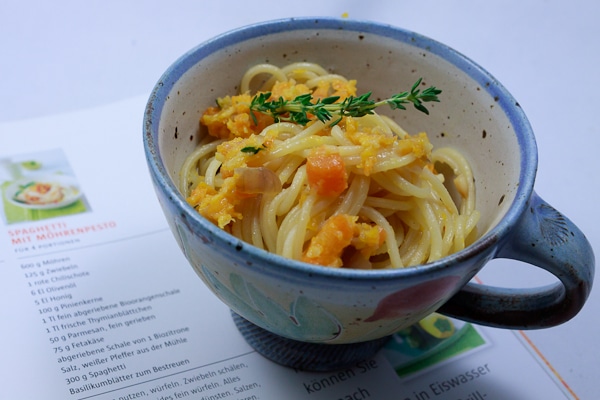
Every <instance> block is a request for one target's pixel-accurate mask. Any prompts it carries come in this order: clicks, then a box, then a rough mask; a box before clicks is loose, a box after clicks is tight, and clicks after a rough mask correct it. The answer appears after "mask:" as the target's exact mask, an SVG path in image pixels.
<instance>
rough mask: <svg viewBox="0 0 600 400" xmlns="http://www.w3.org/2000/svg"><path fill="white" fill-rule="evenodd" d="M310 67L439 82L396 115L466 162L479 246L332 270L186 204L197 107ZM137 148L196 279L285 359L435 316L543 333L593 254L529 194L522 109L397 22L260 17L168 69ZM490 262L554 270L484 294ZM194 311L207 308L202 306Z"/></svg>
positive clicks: (586, 287) (319, 363) (573, 293)
mask: <svg viewBox="0 0 600 400" xmlns="http://www.w3.org/2000/svg"><path fill="white" fill-rule="evenodd" d="M294 61H312V62H317V63H319V64H321V65H322V66H324V67H325V68H327V69H330V70H332V71H334V72H336V73H339V74H342V75H344V76H347V77H349V78H353V79H357V80H358V88H359V90H358V92H359V93H363V92H367V91H372V92H373V94H374V98H378V97H382V98H383V97H387V96H389V95H390V94H393V93H396V92H397V91H398V90H400V88H406V87H410V85H411V84H412V83H413V82H415V81H416V79H418V78H420V77H421V78H423V80H424V82H427V84H428V85H435V86H437V87H438V88H440V89H442V90H443V93H442V95H441V102H440V103H435V104H432V105H431V106H429V105H428V107H430V115H429V116H423V115H422V114H420V113H419V112H417V111H414V110H407V111H402V112H397V111H396V112H390V113H389V114H388V115H389V116H390V117H392V118H393V119H395V120H396V121H397V122H398V123H399V124H400V125H401V126H403V127H404V128H405V129H406V130H407V131H408V132H411V133H416V132H420V131H425V132H427V133H428V135H429V137H430V139H431V141H432V143H433V144H434V146H452V147H454V148H456V149H458V150H459V151H461V152H462V153H463V154H464V155H465V157H466V158H467V159H468V161H469V162H470V163H471V165H472V168H473V171H474V176H475V184H476V190H477V205H476V207H477V209H478V210H479V211H480V212H481V219H480V221H479V223H478V227H477V229H478V232H479V239H478V240H476V241H475V242H474V243H473V244H472V245H470V246H469V247H468V248H466V249H465V250H463V251H460V252H458V253H455V254H452V255H450V256H448V257H446V258H443V259H441V260H439V261H436V262H432V263H430V264H427V265H422V266H418V267H411V268H405V269H397V270H372V271H364V270H350V269H331V268H325V267H320V266H315V265H309V264H305V263H302V262H299V261H294V260H289V259H286V258H283V257H280V256H277V255H274V254H271V253H268V252H266V251H264V250H261V249H258V248H256V247H253V246H252V245H250V244H247V243H244V242H241V241H240V240H238V239H236V238H235V237H233V236H231V235H229V234H228V233H226V232H224V231H222V230H220V229H218V228H217V227H216V226H215V225H213V224H212V223H211V222H209V221H208V220H206V219H204V218H203V217H201V216H200V215H199V214H197V213H196V211H195V210H194V209H193V208H192V207H190V206H189V205H188V204H187V203H186V202H185V199H184V197H183V196H182V195H181V193H180V191H179V190H178V180H179V171H180V169H181V166H182V164H183V162H184V160H185V158H186V156H187V155H188V154H190V152H192V151H193V149H194V148H195V146H196V145H197V143H198V142H199V140H200V138H201V137H202V136H203V135H205V132H204V131H203V130H202V129H201V128H200V127H199V123H198V120H199V117H200V115H201V113H202V112H203V110H205V109H206V108H207V107H209V106H211V105H213V104H214V101H215V99H216V98H217V97H221V96H224V95H227V94H236V93H237V90H238V87H239V86H238V85H239V82H240V79H241V77H242V75H243V73H244V71H245V70H246V69H247V68H249V67H251V66H253V65H255V64H258V63H263V62H271V63H274V64H278V65H281V66H283V65H285V64H288V63H290V62H294ZM144 147H145V151H146V156H147V161H148V166H149V170H150V175H151V177H152V180H153V183H154V185H155V189H156V193H157V196H158V199H159V201H160V204H161V206H162V207H163V210H164V213H165V215H166V217H167V221H168V223H169V225H170V227H171V229H172V231H173V233H174V236H175V238H176V240H177V241H178V243H179V245H180V247H181V249H182V251H183V252H184V253H185V256H186V257H187V259H188V260H189V262H190V264H191V265H192V267H193V268H194V269H195V271H196V272H197V274H198V275H199V277H200V278H201V279H202V280H203V282H204V283H205V284H206V285H207V286H208V287H209V288H210V289H211V290H212V291H213V292H214V293H215V294H216V295H217V296H218V297H219V298H220V299H221V300H222V301H224V302H225V303H226V304H227V305H228V306H229V307H230V308H231V310H232V312H233V314H234V319H235V321H236V323H237V325H238V327H239V329H240V331H241V332H242V333H243V335H244V336H245V337H246V339H247V340H248V342H249V343H251V344H252V345H253V346H254V347H255V348H256V349H257V350H258V351H259V352H261V353H262V354H264V355H266V356H267V357H269V358H271V359H273V360H275V361H277V362H279V363H282V364H285V365H289V366H293V367H297V368H303V369H312V370H326V369H334V368H340V367H343V366H346V365H348V364H351V363H353V362H355V361H356V360H359V359H361V358H364V357H368V356H370V355H372V354H373V352H374V351H377V349H378V348H379V347H380V346H381V345H382V344H383V343H384V342H385V340H386V338H387V337H388V336H389V335H391V334H393V333H395V332H397V331H399V330H401V329H403V328H405V327H407V326H409V325H411V324H414V323H416V322H417V321H419V320H421V319H422V318H424V317H425V316H427V315H429V314H430V313H432V312H434V311H438V312H441V313H445V314H447V315H449V316H453V317H456V318H460V319H463V320H466V321H471V322H474V323H478V324H484V325H489V326H495V327H501V328H509V329H535V328H546V327H551V326H555V325H558V324H561V323H563V322H565V321H568V320H569V319H570V318H572V317H573V316H574V315H576V314H577V313H578V311H579V310H580V309H581V308H582V307H583V305H584V303H585V302H586V299H587V297H588V295H589V292H590V290H591V287H592V281H593V275H594V265H595V261H594V255H593V252H592V249H591V246H590V245H589V243H588V241H587V239H586V238H585V236H584V234H583V233H582V232H581V231H580V230H579V229H578V228H577V227H576V226H575V225H574V224H573V223H572V222H571V221H570V220H569V219H568V218H567V217H565V216H564V215H563V214H561V213H560V212H559V211H557V210H555V209H554V208H553V207H551V206H550V205H549V204H548V203H546V202H545V201H543V200H542V199H541V198H540V197H539V196H538V195H537V194H536V193H535V191H534V180H535V174H536V168H537V148H536V144H535V139H534V135H533V132H532V130H531V127H530V125H529V123H528V121H527V118H526V116H525V114H524V113H523V110H522V109H521V108H520V107H519V105H518V104H517V102H516V101H515V99H514V98H513V97H512V96H511V95H510V94H509V93H508V92H507V90H506V89H505V88H504V87H503V86H502V85H501V84H500V83H499V82H498V81H497V80H496V79H494V78H493V77H492V76H491V75H490V74H489V73H488V72H486V71H485V70H484V69H483V68H481V67H480V66H479V65H477V64H476V63H475V62H473V61H471V60H470V59H468V58H466V57H465V56H463V55H461V54H459V53H458V52H456V51H454V50H453V49H451V48H449V47H447V46H445V45H443V44H441V43H439V42H436V41H434V40H431V39H429V38H426V37H423V36H421V35H418V34H416V33H413V32H409V31H406V30H403V29H400V28H397V27H392V26H387V25H381V24H376V23H373V22H361V21H352V20H342V19H328V18H298V19H285V20H278V21H270V22H265V23H261V24H256V25H252V26H248V27H244V28H241V29H237V30H234V31H231V32H228V33H225V34H223V35H221V36H218V37H216V38H213V39H211V40H208V41H207V42H204V43H202V44H200V45H199V46H198V47H196V48H194V49H192V50H191V51H189V52H188V53H186V54H184V55H183V56H182V57H181V58H179V59H178V60H177V61H175V62H174V63H173V64H172V66H171V67H170V68H169V69H168V70H167V71H166V72H165V73H164V75H163V76H162V77H161V78H160V80H159V81H158V83H157V85H156V86H155V88H154V90H153V92H152V94H151V96H150V99H149V101H148V105H147V109H146V114H145V118H144ZM494 258H511V259H515V260H520V261H524V262H527V263H530V264H532V265H534V266H537V267H539V268H542V269H544V270H547V271H549V272H550V273H551V274H553V275H554V276H555V277H556V282H555V283H554V284H552V285H550V286H544V287H538V288H528V289H513V288H499V287H490V286H485V285H481V284H476V283H473V282H472V278H473V277H474V276H475V275H476V274H477V273H478V272H479V271H480V270H481V268H483V267H484V266H485V265H486V263H487V262H488V261H490V260H492V259H494ZM199 307H201V306H200V305H199Z"/></svg>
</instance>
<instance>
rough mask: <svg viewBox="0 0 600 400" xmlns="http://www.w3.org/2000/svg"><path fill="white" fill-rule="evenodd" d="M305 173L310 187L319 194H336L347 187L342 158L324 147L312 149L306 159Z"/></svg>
mask: <svg viewBox="0 0 600 400" xmlns="http://www.w3.org/2000/svg"><path fill="white" fill-rule="evenodd" d="M306 174H307V178H308V183H309V185H310V187H311V189H314V190H316V191H317V194H318V195H319V196H326V197H330V196H338V195H340V194H341V193H342V192H343V191H344V190H346V188H348V173H347V172H346V166H345V164H344V159H343V158H342V156H341V155H340V154H338V153H332V152H329V151H328V150H327V149H326V148H324V147H319V148H317V149H315V150H313V151H312V152H311V153H310V154H309V155H308V157H307V159H306Z"/></svg>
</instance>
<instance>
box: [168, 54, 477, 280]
mask: <svg viewBox="0 0 600 400" xmlns="http://www.w3.org/2000/svg"><path fill="white" fill-rule="evenodd" d="M265 76H266V77H267V78H266V79H264V77H265ZM259 80H261V81H263V82H264V84H263V85H262V86H261V87H260V88H259V89H258V91H259V92H263V93H264V92H270V93H271V98H273V99H279V98H283V99H288V100H291V99H294V98H295V97H296V96H298V95H302V94H306V93H310V94H312V96H313V98H326V97H329V96H339V97H340V99H339V100H338V101H343V100H344V99H345V98H346V97H348V96H355V94H356V81H354V80H348V79H346V78H345V77H343V76H340V75H334V74H330V73H329V72H328V71H326V70H325V69H324V68H322V67H321V66H319V65H317V64H312V63H294V64H290V65H288V66H285V67H283V68H279V67H276V66H274V65H271V64H260V65H256V66H254V67H252V68H250V69H249V70H248V71H247V72H246V73H245V74H244V76H243V77H242V81H241V85H240V93H241V94H239V95H234V96H226V97H223V98H220V99H218V101H217V103H218V106H217V107H211V108H209V109H207V110H206V111H205V113H204V114H203V116H202V118H201V120H200V123H201V124H202V125H204V126H205V127H206V129H207V130H208V134H207V135H205V136H204V138H203V139H202V140H201V143H199V145H198V147H197V148H196V150H195V151H194V152H193V153H192V154H190V155H189V156H188V158H187V160H186V162H185V164H184V165H183V167H182V170H181V182H180V183H181V191H182V192H183V193H184V195H185V196H186V198H187V201H188V203H189V204H190V205H191V206H193V207H194V208H195V209H196V210H197V211H198V212H199V213H200V214H201V215H203V216H204V217H206V218H207V219H209V220H210V221H212V222H213V223H215V224H216V225H218V226H219V227H220V228H222V229H224V230H226V231H227V232H229V233H231V234H232V235H234V236H236V237H238V238H239V239H241V240H243V241H245V242H248V243H251V244H253V245H254V246H257V247H259V248H262V249H265V250H267V251H269V252H273V253H276V254H279V255H282V256H284V257H288V258H292V259H296V260H302V261H305V262H309V263H313V264H318V265H324V266H329V267H347V268H361V269H381V268H403V267H408V266H415V265H420V264H424V263H428V262H432V261H435V260H437V259H440V258H442V257H444V256H446V255H448V254H451V253H453V252H456V251H459V250H461V249H463V248H464V247H465V246H466V245H468V243H469V241H470V239H472V238H473V235H474V234H475V230H476V223H477V220H478V218H479V213H478V212H477V211H476V210H475V186H474V179H473V174H472V171H471V168H470V166H469V164H468V162H467V161H466V159H465V158H464V157H463V156H462V155H461V154H460V153H459V152H457V151H456V150H453V149H451V148H436V149H433V146H432V145H431V143H430V142H429V139H428V137H427V135H426V134H425V133H418V134H416V135H409V134H408V133H407V132H405V131H404V130H403V129H402V128H401V127H400V126H399V125H398V124H396V123H395V122H394V121H393V120H392V119H390V118H388V117H386V116H384V115H379V114H376V113H373V114H371V115H366V116H364V117H344V118H342V119H341V120H340V121H339V123H337V124H336V125H334V126H331V125H328V124H326V123H324V122H321V121H319V120H317V119H314V120H311V121H310V122H309V123H308V124H306V125H299V124H296V123H292V122H288V121H284V120H281V121H279V122H275V121H274V120H273V118H272V117H270V116H268V115H266V114H262V113H256V112H254V111H252V113H253V115H251V111H250V108H249V105H250V103H251V100H252V96H251V95H250V93H251V86H252V83H253V82H256V81H259Z"/></svg>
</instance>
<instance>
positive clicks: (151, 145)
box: [143, 17, 538, 281]
mask: <svg viewBox="0 0 600 400" xmlns="http://www.w3.org/2000/svg"><path fill="white" fill-rule="evenodd" d="M307 29H313V30H314V29H324V30H345V31H355V32H360V33H369V34H374V35H378V36H384V37H387V38H390V39H393V40H396V41H401V42H404V43H406V44H408V45H410V46H413V47H417V48H420V49H422V50H423V51H426V52H428V53H433V54H435V55H437V56H439V57H441V58H442V59H444V60H445V61H447V62H449V63H451V64H453V65H455V66H456V67H457V68H459V69H460V70H461V71H463V72H464V73H465V74H466V75H468V76H469V78H471V79H473V81H475V82H477V83H478V84H479V86H480V87H481V89H482V90H484V91H487V92H488V93H489V94H490V96H491V97H493V98H494V99H495V100H496V104H497V105H498V106H499V107H501V109H502V110H503V112H504V114H505V115H506V116H507V118H508V120H509V121H510V123H511V125H512V126H513V130H514V132H515V134H516V138H517V143H518V144H519V152H520V169H519V185H518V188H517V190H516V193H515V197H514V199H513V202H512V204H511V205H510V206H509V207H508V209H507V211H506V213H505V215H504V216H503V217H502V218H501V219H500V220H499V221H498V222H497V223H496V224H495V226H493V227H492V228H490V229H489V230H488V231H487V232H486V233H484V234H483V235H482V236H481V237H479V238H478V239H477V240H476V241H475V242H473V243H472V244H470V245H469V246H467V247H466V248H465V249H463V250H460V251H458V252H455V253H453V254H450V255H448V256H446V257H443V258H441V259H439V260H436V261H433V262H430V263H426V264H422V265H419V266H414V267H407V268H399V269H383V270H359V269H351V268H328V267H324V266H320V265H313V264H309V263H305V262H302V261H299V260H293V259H290V258H286V257H283V256H280V255H277V254H274V253H271V252H269V251H267V250H263V249H260V248H258V247H255V246H253V245H252V244H250V243H246V242H243V241H242V240H241V239H238V238H237V237H235V236H233V235H231V234H229V233H227V232H225V231H224V230H222V229H220V228H218V227H217V226H216V225H214V224H212V223H211V222H210V221H208V220H207V219H205V218H204V217H202V216H201V215H200V214H198V212H197V211H196V210H194V209H193V208H192V207H191V206H190V205H189V204H188V203H187V202H186V201H185V199H184V198H183V195H182V194H181V193H180V192H179V190H178V188H177V187H176V185H175V184H174V182H173V181H172V180H171V179H170V177H169V174H168V172H167V170H166V168H165V166H164V164H163V162H162V157H161V155H160V150H159V148H158V142H159V140H158V136H159V134H158V127H159V121H160V116H161V113H162V109H163V107H164V105H165V101H166V99H167V97H168V95H169V93H170V91H171V89H172V88H173V87H174V85H175V84H176V83H177V82H178V80H179V78H181V77H182V76H183V74H185V73H186V72H187V71H188V70H189V69H191V68H192V67H193V66H195V65H196V64H197V63H198V62H200V61H201V60H203V59H204V58H206V57H208V56H210V55H211V54H213V53H215V52H217V51H220V50H221V49H223V48H224V47H228V46H231V45H235V44H238V43H240V42H243V41H247V40H250V39H255V38H258V37H261V36H265V35H270V34H278V33H283V32H289V31H295V30H307ZM143 130H144V138H143V144H144V152H145V154H146V159H147V162H148V165H149V170H150V173H151V175H152V178H153V179H154V181H155V183H157V184H158V186H159V187H160V188H162V190H165V191H166V193H167V197H168V198H169V200H170V201H172V202H173V203H174V204H175V206H176V208H177V209H178V210H180V211H181V216H182V217H183V218H184V220H185V222H186V224H188V226H189V227H190V228H191V229H192V230H194V228H195V227H197V228H200V230H203V231H206V232H209V233H210V235H211V237H212V238H213V239H214V240H215V241H218V242H220V243H222V244H224V245H226V246H229V247H231V248H235V249H236V250H237V251H243V252H245V253H244V255H245V258H246V259H247V260H248V262H247V263H246V267H248V268H255V269H260V271H261V273H268V274H269V275H285V276H291V275H292V274H300V275H302V276H306V275H310V276H319V277H321V278H331V279H336V280H337V279H346V280H361V281H365V280H368V281H371V280H372V281H376V280H381V279H384V280H387V279H393V278H396V277H403V278H407V277H409V276H413V275H422V274H424V273H431V272H433V270H441V269H445V268H448V267H450V266H452V265H453V264H456V263H460V262H461V261H463V260H466V259H469V258H471V257H473V256H475V255H477V254H480V253H483V252H486V251H488V250H489V249H490V248H491V247H493V246H494V244H496V243H498V242H500V241H501V240H502V238H504V237H506V236H507V233H508V231H509V230H510V228H511V227H512V226H513V225H514V224H515V223H516V222H517V221H518V219H519V217H520V215H521V213H522V212H523V211H524V210H525V207H526V205H527V203H528V201H529V199H530V197H531V194H532V192H533V186H534V182H535V174H536V171H537V156H538V155H537V145H536V142H535V136H534V133H533V130H532V128H531V126H530V124H529V121H528V119H527V117H526V115H525V113H524V111H523V110H522V108H521V106H520V105H519V103H518V102H517V101H516V100H515V99H514V98H513V96H512V94H511V93H510V92H509V91H508V90H507V89H506V88H505V87H504V86H503V85H502V84H501V83H500V82H499V81H498V80H497V79H496V78H494V77H493V76H492V75H491V74H490V73H489V72H488V71H487V70H486V69H484V68H483V67H481V66H480V65H479V64H477V63H476V62H475V61H473V60H471V59H470V58H468V57H467V56H465V55H463V54H462V53H460V52H458V51H457V50H455V49H453V48H451V47H449V46H448V45H446V44H443V43H441V42H439V41H437V40H435V39H432V38H429V37H427V36H424V35H422V34H419V33H416V32H413V31H410V30H408V29H404V28H401V27H397V26H393V25H389V24H383V23H379V22H374V21H367V20H355V19H344V18H332V17H299V18H284V19H275V20H269V21H264V22H259V23H254V24H250V25H246V26H242V27H240V28H236V29H233V30H229V31H227V32H224V33H222V34H220V35H217V36H215V37H213V38H211V39H208V40H206V41H204V42H202V43H200V44H198V45H197V46H195V47H193V48H192V49H190V50H189V51H187V52H186V53H184V54H183V55H182V56H180V57H179V58H178V59H177V60H175V61H174V62H173V63H172V64H171V65H170V66H169V67H168V68H167V70H166V71H165V72H164V73H163V74H162V76H161V77H160V79H159V80H158V82H157V83H156V85H155V86H154V88H153V90H152V92H151V95H150V97H149V99H148V102H147V104H146V109H145V114H144V125H143ZM223 247H225V246H223Z"/></svg>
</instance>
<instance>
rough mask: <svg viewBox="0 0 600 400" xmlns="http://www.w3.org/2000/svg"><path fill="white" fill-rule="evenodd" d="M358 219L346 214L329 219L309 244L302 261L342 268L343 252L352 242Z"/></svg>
mask: <svg viewBox="0 0 600 400" xmlns="http://www.w3.org/2000/svg"><path fill="white" fill-rule="evenodd" d="M356 219H357V217H355V216H350V215H346V214H339V215H334V216H332V217H330V218H328V219H327V220H326V221H325V223H324V224H323V227H322V228H321V230H320V231H319V233H317V234H316V235H315V236H314V237H313V238H312V239H311V240H310V243H309V246H308V248H307V249H306V252H305V253H304V255H303V257H302V261H304V262H308V263H311V264H316V265H324V266H326V267H341V266H342V252H343V251H344V249H345V248H346V247H348V246H349V245H350V243H351V242H352V238H353V237H354V225H355V224H356Z"/></svg>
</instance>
